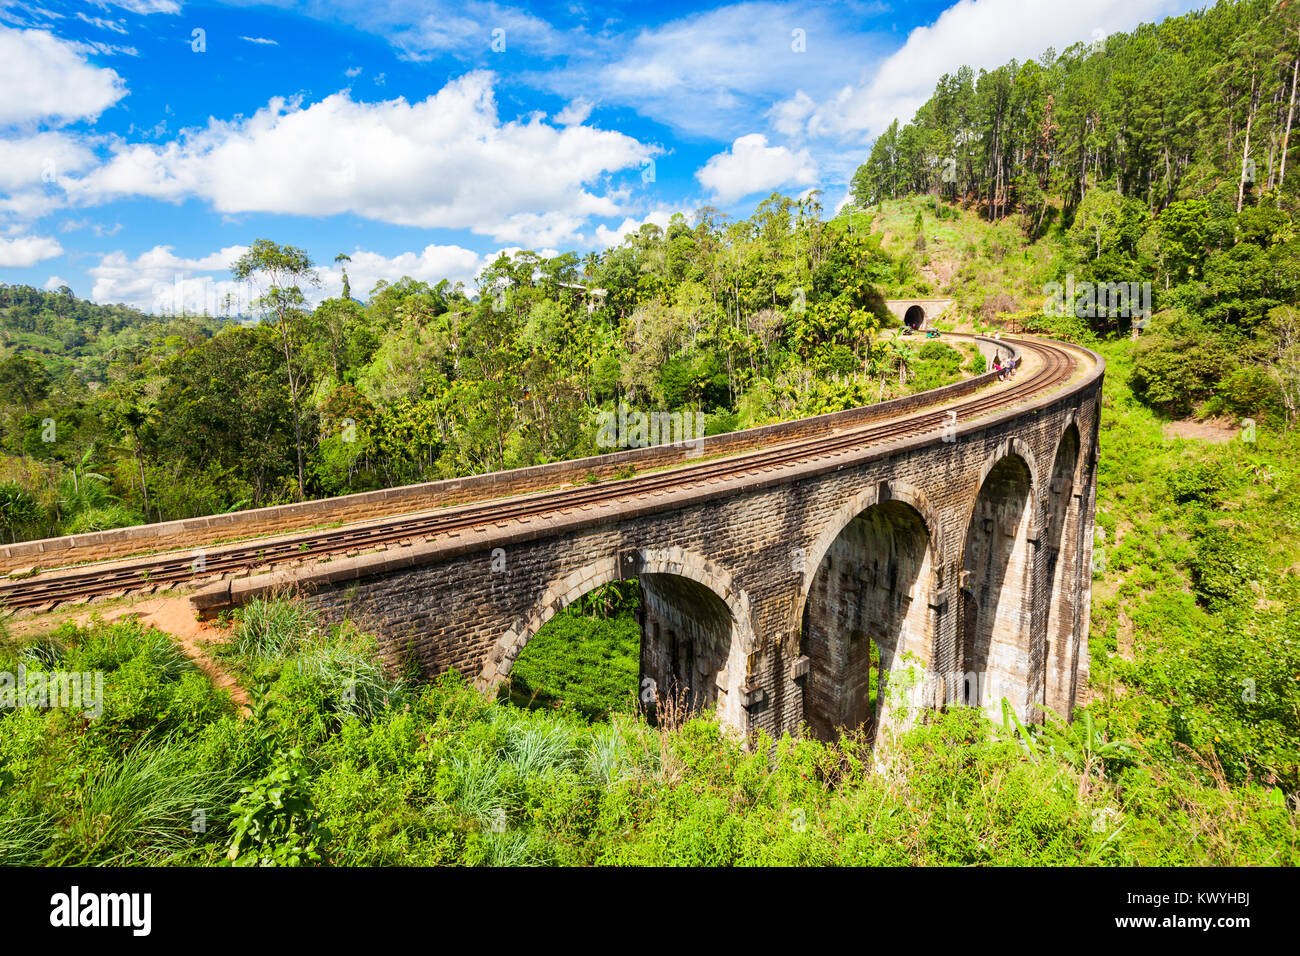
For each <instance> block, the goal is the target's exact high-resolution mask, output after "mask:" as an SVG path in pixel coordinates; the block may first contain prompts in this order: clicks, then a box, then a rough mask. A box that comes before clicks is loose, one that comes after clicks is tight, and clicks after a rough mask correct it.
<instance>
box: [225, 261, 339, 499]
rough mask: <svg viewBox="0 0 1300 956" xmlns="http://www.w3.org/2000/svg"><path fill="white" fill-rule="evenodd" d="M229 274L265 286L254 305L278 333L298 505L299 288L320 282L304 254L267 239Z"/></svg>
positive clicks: (300, 464)
mask: <svg viewBox="0 0 1300 956" xmlns="http://www.w3.org/2000/svg"><path fill="white" fill-rule="evenodd" d="M231 272H232V273H233V274H234V276H235V278H236V279H237V280H239V281H240V282H250V281H257V277H261V279H262V280H263V281H265V283H266V287H265V289H264V291H263V292H262V294H261V295H260V296H259V297H258V298H257V300H256V301H255V303H254V305H255V306H256V307H257V308H259V309H261V310H262V313H263V316H264V317H265V318H269V319H270V320H271V321H272V322H273V323H274V324H275V327H276V329H277V330H278V331H279V333H280V344H281V346H282V348H283V350H284V369H285V374H286V375H287V377H288V380H289V401H290V403H291V404H292V406H293V435H294V447H295V449H296V451H297V453H298V500H299V501H301V500H303V498H305V497H306V488H305V486H304V484H303V458H304V455H303V444H302V412H301V409H300V408H299V393H300V391H301V390H302V385H303V373H302V371H301V370H300V369H298V368H296V367H295V359H296V358H297V338H298V334H299V326H300V325H301V323H302V320H303V316H304V307H305V306H306V302H307V300H306V297H305V296H304V295H303V294H302V289H301V288H300V284H301V283H304V282H306V283H311V284H312V285H319V284H320V279H319V277H318V276H317V274H316V271H315V269H314V268H313V264H312V261H311V258H310V257H309V256H308V255H307V253H305V252H303V250H301V249H299V248H297V247H296V246H279V245H276V244H275V243H274V242H272V241H271V240H269V239H258V240H256V241H255V242H254V243H253V246H252V248H251V249H249V250H248V252H246V253H244V254H243V255H242V256H240V257H239V259H238V260H237V261H236V262H235V264H234V265H233V266H232V267H231Z"/></svg>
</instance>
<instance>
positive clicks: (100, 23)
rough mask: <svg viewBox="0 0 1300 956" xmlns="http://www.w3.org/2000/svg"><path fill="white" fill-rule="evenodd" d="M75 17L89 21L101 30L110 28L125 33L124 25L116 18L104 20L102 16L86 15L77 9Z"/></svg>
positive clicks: (115, 31)
mask: <svg viewBox="0 0 1300 956" xmlns="http://www.w3.org/2000/svg"><path fill="white" fill-rule="evenodd" d="M77 19H79V20H81V21H83V22H85V23H89V24H90V25H91V26H94V27H99V29H101V30H112V31H113V32H114V33H126V26H125V25H123V24H121V23H119V22H118V21H116V20H105V19H104V18H103V17H88V16H86V15H85V14H84V13H82V12H80V11H78V12H77Z"/></svg>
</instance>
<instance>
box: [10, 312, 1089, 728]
mask: <svg viewBox="0 0 1300 956" xmlns="http://www.w3.org/2000/svg"><path fill="white" fill-rule="evenodd" d="M949 338H953V339H956V338H961V337H960V336H955V335H954V336H950V337H949ZM966 339H967V341H973V342H974V343H975V344H976V345H977V346H978V348H979V349H980V350H981V351H982V352H984V354H985V355H986V356H991V355H992V354H993V353H994V352H995V351H1001V352H1002V353H1003V354H1004V355H1005V354H1006V353H1007V352H1008V351H1012V352H1015V353H1017V354H1019V355H1020V356H1021V358H1022V365H1021V369H1020V371H1019V372H1018V374H1017V377H1016V379H1014V380H1012V381H1009V382H1004V381H999V380H998V379H996V377H995V376H993V375H992V374H986V375H983V376H980V377H978V378H976V379H971V380H967V381H965V382H961V383H958V384H957V385H954V386H948V387H946V388H944V389H939V390H936V391H934V392H930V393H924V394H922V395H919V396H910V397H907V398H904V399H899V400H896V401H894V402H886V403H883V404H880V405H875V406H868V407H867V408H864V409H853V410H849V411H847V412H839V413H835V414H833V415H824V416H820V417H818V418H813V419H804V420H800V421H798V422H793V423H786V424H782V425H775V426H767V427H766V428H762V429H752V430H749V431H748V432H737V433H733V434H731V435H719V436H710V437H709V438H707V439H702V440H700V441H699V442H697V443H695V444H690V443H687V445H678V446H655V447H649V448H639V449H631V450H627V451H623V452H618V453H615V454H612V455H605V456H600V457H598V458H592V459H585V460H583V461H579V462H561V463H557V464H555V465H546V466H540V467H539V468H534V469H522V470H519V471H515V472H503V473H499V474H498V475H488V476H478V477H476V478H469V479H461V480H457V481H453V482H436V483H432V484H429V485H424V486H412V487H411V488H409V489H394V490H391V491H386V492H373V493H369V494H367V495H354V496H349V497H347V498H341V499H333V500H332V501H327V502H311V503H307V504H304V505H293V506H286V507H285V508H278V509H262V510H261V511H253V512H245V513H243V514H242V515H236V516H217V517H214V518H212V519H195V520H194V521H190V522H172V523H170V525H156V526H146V527H145V528H139V529H121V530H119V531H117V532H105V533H103V534H100V535H85V536H78V537H76V538H65V539H53V540H51V541H47V542H29V543H27V544H24V545H11V546H8V547H5V548H0V569H12V568H15V567H18V566H19V563H21V562H27V563H28V565H30V564H31V562H33V561H35V562H43V563H45V564H46V565H51V564H57V563H59V562H63V563H64V564H65V565H66V566H67V567H65V569H64V570H58V569H57V568H55V569H52V570H41V569H40V567H39V566H37V567H30V566H28V567H24V568H23V570H21V571H20V572H18V573H17V575H16V577H14V578H13V579H12V580H11V581H9V582H6V583H4V584H3V585H0V601H8V602H9V603H10V604H11V605H13V606H15V607H24V606H26V607H37V606H42V607H44V606H50V605H51V604H52V603H57V602H58V601H60V600H78V599H82V598H84V597H85V596H87V595H91V594H104V593H121V592H123V591H129V590H132V589H133V588H138V587H139V586H141V581H140V577H141V575H142V574H143V571H142V570H141V569H142V568H146V567H148V568H152V569H153V570H152V571H151V572H150V574H148V575H144V576H145V577H146V579H147V580H149V581H151V582H155V583H154V584H153V585H152V586H153V587H154V588H157V587H169V586H176V587H197V590H195V591H194V592H193V594H192V598H191V600H192V602H193V604H194V606H195V607H196V608H198V609H199V610H200V611H203V612H205V613H211V612H213V611H215V610H217V609H219V608H222V607H228V606H231V605H236V604H239V603H242V602H243V601H246V600H248V599H249V598H250V597H251V596H254V595H257V594H263V593H267V592H269V591H273V590H275V589H277V588H281V587H285V586H292V587H294V588H296V589H297V590H298V591H299V592H300V593H301V594H302V595H303V599H304V600H305V601H307V602H309V603H310V604H311V605H313V606H314V607H316V608H317V609H319V611H320V612H321V613H322V614H323V615H324V616H325V617H326V618H327V619H332V620H341V619H343V618H344V617H348V618H350V619H352V620H355V621H358V622H359V623H361V624H362V625H363V626H364V627H366V628H367V629H368V630H370V631H372V632H373V633H375V634H376V636H377V638H378V640H379V642H380V645H381V647H382V648H383V649H384V650H385V651H386V652H388V653H390V654H392V655H394V656H396V655H398V654H401V653H409V654H414V655H415V656H416V658H417V659H418V661H419V662H420V664H421V666H422V667H423V669H424V671H425V672H426V673H427V674H429V675H433V674H436V673H439V672H442V671H444V670H447V669H449V668H456V669H457V670H459V671H460V672H462V673H464V674H466V675H470V676H472V677H473V678H474V679H475V680H476V681H477V682H478V683H479V684H480V686H482V687H484V688H485V689H487V688H490V687H492V686H493V685H495V684H496V683H498V682H499V681H501V680H503V679H505V678H506V677H508V675H509V673H510V669H511V666H512V664H513V662H514V661H515V660H516V658H517V657H518V655H519V653H520V651H521V650H522V649H523V648H524V647H525V646H526V644H527V643H528V641H529V640H530V639H531V638H532V636H533V635H535V634H536V633H537V632H538V630H539V629H540V628H541V627H542V626H543V625H544V624H545V623H546V622H547V620H549V619H550V617H551V616H553V615H554V614H555V613H557V612H558V611H560V610H561V609H563V608H564V607H565V606H566V605H568V604H569V603H571V602H572V601H574V600H576V599H577V598H579V597H581V596H582V595H584V594H586V593H587V592H589V591H591V590H592V589H593V588H595V587H598V586H600V585H602V584H605V583H608V582H612V581H618V580H625V579H629V578H635V579H638V580H639V581H640V583H641V586H642V593H643V597H644V600H643V602H642V604H643V606H642V610H641V612H640V614H641V628H642V650H641V675H642V686H643V688H647V689H653V691H654V692H655V693H656V694H659V695H662V694H665V693H668V694H673V695H675V696H676V695H680V696H682V697H684V698H685V699H686V700H687V701H688V702H689V703H690V704H691V705H692V706H713V707H716V709H717V711H718V714H719V716H720V718H721V720H722V721H723V722H724V723H725V724H726V725H728V726H730V727H733V728H735V729H737V730H739V731H741V732H742V733H750V732H754V731H757V730H760V729H762V730H766V731H769V732H772V733H780V732H782V731H790V732H797V731H799V729H800V727H801V726H802V725H804V724H806V725H807V727H808V728H809V729H810V730H811V732H812V733H814V734H816V735H819V736H823V737H828V736H831V735H833V734H834V733H835V732H836V730H837V728H840V727H855V726H859V725H861V724H863V723H869V722H871V721H872V720H873V719H875V718H876V717H877V715H878V714H879V713H880V712H879V711H877V710H876V709H875V706H874V705H873V700H885V699H889V700H895V701H898V700H906V701H907V702H908V703H909V704H910V705H911V706H913V707H941V706H952V705H963V704H964V705H973V706H982V707H985V708H986V709H988V711H989V712H990V714H991V715H993V716H1000V707H1001V701H1002V699H1004V698H1005V699H1006V700H1008V701H1010V703H1011V704H1012V705H1013V706H1014V707H1015V710H1016V712H1017V714H1018V716H1019V717H1020V718H1021V719H1022V720H1035V719H1041V708H1042V707H1044V706H1045V707H1048V708H1051V709H1052V710H1054V711H1056V712H1058V713H1062V714H1069V713H1070V711H1071V709H1072V707H1073V705H1074V703H1075V702H1076V701H1077V700H1078V699H1079V695H1080V691H1081V689H1082V688H1083V687H1084V685H1085V684H1086V680H1087V662H1088V653H1087V639H1088V609H1089V598H1090V582H1091V542H1092V534H1093V512H1094V494H1095V476H1096V464H1097V436H1098V410H1099V403H1100V394H1101V384H1102V376H1103V371H1104V366H1103V362H1102V360H1101V359H1100V357H1098V356H1097V355H1095V354H1093V353H1091V352H1088V351H1087V350H1084V349H1080V348H1076V347H1072V346H1063V345H1060V344H1059V343H1049V342H1045V341H1042V340H1033V339H1019V340H1015V341H1012V340H1009V339H1001V340H994V339H989V338H975V337H966ZM629 470H631V471H636V472H637V474H636V475H635V476H634V477H630V478H621V479H620V478H618V477H616V476H620V475H624V474H626V473H627V471H629ZM331 516H342V517H340V518H338V520H340V521H342V522H343V523H342V525H341V526H339V527H336V528H328V527H324V526H325V525H327V524H328V523H329V521H330V519H331ZM376 516H377V517H376ZM286 522H287V523H286ZM295 522H296V524H295ZM159 529H161V530H159ZM286 529H287V530H286ZM295 529H296V530H295ZM268 532H275V533H271V534H269V536H268ZM256 533H260V534H262V535H263V536H262V537H257V538H255V539H253V540H251V541H250V540H245V541H243V542H239V543H237V544H232V545H222V546H218V545H215V544H212V543H211V542H212V541H213V540H215V539H220V538H224V539H226V540H229V539H230V538H231V537H238V536H239V535H240V534H245V535H247V536H251V535H253V534H256ZM160 536H161V538H160ZM160 540H161V541H165V542H170V543H171V544H172V545H173V547H174V548H175V550H174V551H172V552H169V553H166V554H163V555H161V556H160V555H158V554H157V553H156V552H157V550H158V548H159V546H160ZM133 549H134V552H135V554H134V556H132V551H133ZM146 549H149V550H150V551H152V552H154V553H152V554H150V555H146V556H140V552H142V551H144V550H146ZM241 549H242V550H241ZM254 549H255V551H256V558H255V559H254V558H253V557H251V556H250V555H252V554H253V551H254ZM240 555H243V556H244V557H240ZM79 558H80V559H82V560H83V561H84V560H90V559H100V560H99V563H95V564H91V565H89V566H86V565H81V566H79V567H72V565H74V564H75V563H76V561H77V559H79ZM168 562H170V563H168ZM78 595H80V597H78Z"/></svg>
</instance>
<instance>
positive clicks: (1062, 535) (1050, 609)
mask: <svg viewBox="0 0 1300 956" xmlns="http://www.w3.org/2000/svg"><path fill="white" fill-rule="evenodd" d="M1081 452H1082V444H1081V440H1080V436H1079V427H1078V423H1077V422H1076V421H1075V415H1074V413H1073V412H1071V414H1070V415H1069V417H1068V418H1067V423H1066V426H1065V428H1064V429H1063V430H1062V432H1061V437H1060V439H1059V440H1058V442H1057V446H1056V454H1055V455H1053V459H1052V474H1051V479H1050V481H1049V484H1048V487H1047V489H1046V502H1045V504H1046V507H1045V509H1044V510H1045V512H1046V530H1045V534H1044V538H1043V544H1044V547H1045V549H1046V554H1045V559H1046V560H1045V575H1046V581H1047V582H1048V588H1047V615H1046V617H1047V620H1046V624H1045V631H1046V647H1045V654H1044V681H1043V702H1044V704H1045V705H1046V706H1047V707H1048V708H1050V709H1051V710H1053V711H1054V712H1056V713H1058V714H1060V715H1061V716H1063V717H1069V716H1070V711H1071V709H1072V707H1073V701H1074V700H1075V698H1076V696H1077V692H1078V673H1079V633H1080V632H1079V613H1080V608H1079V604H1080V594H1081V590H1082V582H1081V580H1080V574H1081V573H1082V572H1083V568H1082V561H1081V560H1080V558H1081V555H1082V552H1083V549H1082V542H1081V540H1080V536H1081V530H1082V524H1081V521H1080V515H1081V511H1082V498H1083V493H1084V492H1083V488H1082V486H1081V484H1082V483H1081V481H1080V471H1081V464H1082V460H1083V456H1082V453H1081Z"/></svg>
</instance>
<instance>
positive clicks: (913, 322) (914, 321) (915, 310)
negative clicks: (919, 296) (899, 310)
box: [903, 305, 925, 329]
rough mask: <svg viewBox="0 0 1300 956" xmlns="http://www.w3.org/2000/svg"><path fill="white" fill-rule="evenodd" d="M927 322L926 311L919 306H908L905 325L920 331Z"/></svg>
mask: <svg viewBox="0 0 1300 956" xmlns="http://www.w3.org/2000/svg"><path fill="white" fill-rule="evenodd" d="M924 322H925V309H923V308H921V307H920V306H919V305H912V306H908V308H907V311H906V312H905V313H903V324H904V325H906V326H908V327H909V328H912V329H919V328H920V327H921V326H922V324H923V323H924Z"/></svg>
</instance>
